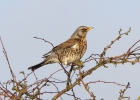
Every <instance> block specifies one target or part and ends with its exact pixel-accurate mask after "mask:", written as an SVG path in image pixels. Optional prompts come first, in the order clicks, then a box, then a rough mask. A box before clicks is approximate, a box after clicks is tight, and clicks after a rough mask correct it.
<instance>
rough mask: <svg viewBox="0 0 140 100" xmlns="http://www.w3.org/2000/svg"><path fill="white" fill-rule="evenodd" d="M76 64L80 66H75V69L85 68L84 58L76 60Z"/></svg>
mask: <svg viewBox="0 0 140 100" xmlns="http://www.w3.org/2000/svg"><path fill="white" fill-rule="evenodd" d="M74 64H75V66H78V67H75V68H74V70H78V69H79V68H83V67H84V64H83V62H82V60H77V61H75V62H74Z"/></svg>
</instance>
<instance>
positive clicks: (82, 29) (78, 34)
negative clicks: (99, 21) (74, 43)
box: [71, 26, 93, 38]
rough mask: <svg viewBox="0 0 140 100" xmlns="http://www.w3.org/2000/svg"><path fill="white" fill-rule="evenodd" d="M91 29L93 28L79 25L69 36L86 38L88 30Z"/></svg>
mask: <svg viewBox="0 0 140 100" xmlns="http://www.w3.org/2000/svg"><path fill="white" fill-rule="evenodd" d="M91 29H93V27H87V26H80V27H78V28H77V29H76V31H75V32H74V33H73V34H72V36H71V38H86V35H87V33H88V31H89V30H91Z"/></svg>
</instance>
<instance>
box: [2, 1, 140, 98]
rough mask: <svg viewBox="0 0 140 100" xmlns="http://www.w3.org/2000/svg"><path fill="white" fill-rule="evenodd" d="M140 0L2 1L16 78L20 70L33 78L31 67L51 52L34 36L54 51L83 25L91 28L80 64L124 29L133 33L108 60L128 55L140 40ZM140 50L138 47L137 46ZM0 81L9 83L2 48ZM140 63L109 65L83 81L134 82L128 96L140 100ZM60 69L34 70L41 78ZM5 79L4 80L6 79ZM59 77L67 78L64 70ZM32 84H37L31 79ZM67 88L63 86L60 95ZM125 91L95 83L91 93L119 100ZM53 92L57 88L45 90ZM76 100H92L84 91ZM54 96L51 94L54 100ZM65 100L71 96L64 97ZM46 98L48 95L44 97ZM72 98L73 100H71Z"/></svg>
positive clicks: (7, 44) (5, 40)
mask: <svg viewBox="0 0 140 100" xmlns="http://www.w3.org/2000/svg"><path fill="white" fill-rule="evenodd" d="M139 4H140V1H139V0H133V1H132V0H114V1H113V0H104V1H103V0H102V1H101V0H96V1H95V0H88V1H87V0H71V1H70V0H69V1H66V0H59V1H58V0H55V1H54V0H0V36H1V38H2V40H3V43H4V45H5V48H6V50H7V53H8V57H9V60H10V64H11V66H12V69H13V71H14V73H15V75H16V76H17V79H19V80H20V79H21V78H22V75H19V72H20V71H25V72H26V73H30V71H29V70H27V68H28V67H29V66H31V65H34V64H37V63H39V62H40V61H42V60H43V59H42V58H41V57H42V55H43V54H45V53H47V52H48V51H50V50H51V49H52V47H51V45H50V44H47V43H45V42H43V41H41V40H36V39H34V38H33V37H35V36H37V37H40V38H44V39H46V40H48V41H50V42H52V43H53V44H54V45H55V46H56V45H58V44H60V43H62V42H63V41H65V40H67V39H68V38H69V37H70V36H71V34H72V33H73V32H74V31H75V29H76V28H77V27H79V26H81V25H85V26H93V27H94V29H93V30H91V31H90V32H89V33H88V35H87V42H88V49H87V52H86V53H85V55H84V56H83V58H82V60H84V59H86V58H87V57H89V56H90V55H91V54H92V53H94V54H98V53H99V54H100V53H101V52H102V51H103V48H104V47H105V46H107V45H108V44H109V43H110V42H111V41H112V40H113V39H115V38H116V37H117V36H118V31H119V29H120V28H122V29H123V31H122V32H125V31H127V30H128V29H129V27H131V28H132V31H131V33H130V34H129V35H128V36H123V38H121V40H119V41H117V42H116V43H115V44H114V45H113V46H112V48H111V49H109V50H108V52H107V56H116V55H120V54H123V53H125V52H126V51H127V50H128V48H130V47H131V46H132V45H133V44H134V43H135V42H136V41H137V40H139V39H140V6H139ZM139 45H140V44H139ZM0 61H1V62H2V63H0V66H1V70H0V74H1V75H0V79H1V82H5V81H7V80H8V79H10V78H11V75H10V72H9V69H8V65H7V62H6V59H5V57H4V55H3V52H2V48H1V52H0ZM139 65H140V64H139V63H138V64H135V65H134V66H132V65H131V64H124V65H118V66H117V67H116V68H115V66H114V65H111V64H110V65H108V66H109V67H108V68H104V67H102V68H99V69H98V70H96V71H94V72H93V73H92V74H91V75H90V76H88V77H87V78H85V79H84V80H85V82H89V81H97V80H103V81H111V82H112V81H113V82H117V83H120V84H127V82H130V84H131V88H130V89H128V90H127V92H126V93H125V96H130V97H131V99H136V98H137V97H138V96H139V95H140V92H139V88H140V80H139V79H140V75H139V70H140V66H139ZM85 66H86V68H84V70H87V69H89V68H91V67H94V66H95V63H94V62H89V63H86V64H85ZM60 68H61V67H60V66H59V65H58V64H53V65H46V66H44V67H42V68H40V69H38V70H37V71H35V73H36V75H37V77H38V78H39V79H43V78H45V77H48V76H49V75H50V74H51V73H53V72H54V71H56V70H58V69H60ZM3 76H4V77H3ZM54 77H55V78H59V79H66V76H65V74H64V73H63V71H61V72H59V73H58V74H56V75H54ZM29 80H30V81H29V83H32V82H34V81H35V78H34V76H33V75H31V76H30V77H29ZM63 88H64V86H60V90H61V89H63ZM123 88H124V87H121V86H117V85H114V84H103V83H96V84H92V85H91V88H90V90H91V91H92V92H93V93H94V94H95V95H96V97H97V100H99V99H101V98H104V99H105V100H117V98H118V96H119V91H120V89H123ZM46 89H48V91H49V90H53V89H54V91H55V88H51V87H49V88H46ZM75 91H76V92H77V94H76V96H77V97H80V98H82V100H84V99H87V98H89V97H90V96H89V94H88V93H87V92H86V91H85V90H84V88H83V86H81V87H80V86H76V88H75ZM79 91H80V92H79ZM51 97H52V95H47V98H48V99H51ZM62 97H63V98H64V100H65V99H66V98H67V96H65V95H64V96H62ZM43 98H44V99H46V96H43ZM71 99H73V98H71V97H69V100H71Z"/></svg>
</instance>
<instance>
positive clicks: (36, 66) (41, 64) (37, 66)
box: [28, 61, 45, 71]
mask: <svg viewBox="0 0 140 100" xmlns="http://www.w3.org/2000/svg"><path fill="white" fill-rule="evenodd" d="M44 64H45V61H42V62H41V63H39V64H36V65H34V66H31V67H29V68H28V70H30V69H31V70H32V71H34V70H36V69H38V68H40V67H42V66H43V65H44Z"/></svg>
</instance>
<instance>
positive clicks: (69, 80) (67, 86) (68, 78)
mask: <svg viewBox="0 0 140 100" xmlns="http://www.w3.org/2000/svg"><path fill="white" fill-rule="evenodd" d="M73 67H74V66H73V64H72V65H71V68H70V70H69V72H68V77H67V85H66V88H67V90H69V83H71V79H70V76H71V73H72V70H73Z"/></svg>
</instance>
